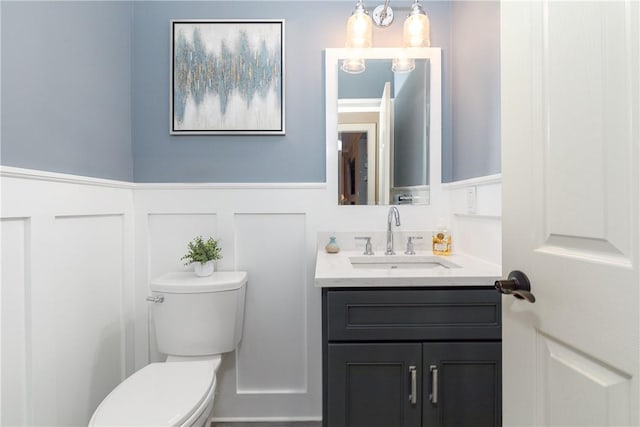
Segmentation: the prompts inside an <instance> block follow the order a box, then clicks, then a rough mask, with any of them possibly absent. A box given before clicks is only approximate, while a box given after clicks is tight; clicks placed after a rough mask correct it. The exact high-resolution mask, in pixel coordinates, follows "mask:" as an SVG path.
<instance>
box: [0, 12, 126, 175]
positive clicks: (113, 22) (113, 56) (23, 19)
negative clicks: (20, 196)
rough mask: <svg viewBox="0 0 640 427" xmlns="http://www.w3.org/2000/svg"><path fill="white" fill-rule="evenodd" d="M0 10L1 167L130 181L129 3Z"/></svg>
mask: <svg viewBox="0 0 640 427" xmlns="http://www.w3.org/2000/svg"><path fill="white" fill-rule="evenodd" d="M1 7H2V133H1V138H2V145H1V151H0V156H1V160H2V164H3V165H7V166H17V167H23V168H30V169H39V170H46V171H54V172H64V173H70V174H76V175H83V176H92V177H100V178H110V179H117V180H124V181H131V180H132V178H133V162H132V140H131V95H130V94H131V21H132V19H131V18H132V11H133V7H132V5H131V4H130V3H125V2H7V1H3V2H2V4H1Z"/></svg>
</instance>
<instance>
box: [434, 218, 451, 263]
mask: <svg viewBox="0 0 640 427" xmlns="http://www.w3.org/2000/svg"><path fill="white" fill-rule="evenodd" d="M443 224H444V221H442V220H441V221H439V224H438V225H437V226H436V231H435V232H434V233H433V254H434V255H451V233H450V232H449V230H448V229H447V227H445V226H444V225H443Z"/></svg>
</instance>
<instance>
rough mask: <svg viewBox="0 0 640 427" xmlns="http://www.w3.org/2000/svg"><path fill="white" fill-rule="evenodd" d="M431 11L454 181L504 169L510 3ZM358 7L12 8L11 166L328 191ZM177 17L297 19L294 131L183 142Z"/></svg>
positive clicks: (6, 39) (289, 47)
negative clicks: (332, 137) (352, 17)
mask: <svg viewBox="0 0 640 427" xmlns="http://www.w3.org/2000/svg"><path fill="white" fill-rule="evenodd" d="M423 4H424V7H425V9H426V10H427V11H428V12H429V15H430V17H431V23H432V45H433V46H438V47H442V49H443V50H442V51H443V76H444V80H443V150H442V151H443V180H444V181H445V182H446V181H451V180H453V179H463V178H468V177H473V176H481V175H487V174H490V173H496V172H499V170H500V140H499V138H500V135H499V126H500V119H499V115H500V110H499V102H500V96H499V33H498V31H499V5H498V3H497V2H474V1H468V2H447V1H443V2H439V1H435V2H431V1H426V2H423ZM353 5H354V1H346V0H345V1H342V0H340V1H300V2H291V1H286V2H271V1H194V2H187V1H157V2H156V1H133V2H131V1H124V2H115V1H114V2H110V1H104V2H95V1H86V2H85V1H78V2H59V1H55V2H18V1H16V2H12V1H9V2H7V1H2V3H0V7H1V8H2V117H1V120H2V133H1V137H2V141H1V142H2V144H1V151H0V157H1V158H0V163H1V164H3V165H8V166H17V167H25V168H32V169H40V170H47V171H57V172H64V173H71V174H78V175H85V176H94V177H102V178H112V179H120V180H125V181H131V180H133V181H136V182H323V181H324V180H325V176H324V175H325V131H324V123H325V119H324V84H323V81H324V76H323V70H324V63H323V50H324V48H326V47H342V46H344V38H345V23H346V18H347V17H348V16H349V14H350V13H351V12H352V10H353ZM367 5H368V6H369V7H372V6H373V5H374V4H373V3H372V2H367ZM485 5H486V6H485ZM407 8H408V2H407V4H406V5H404V4H403V5H397V6H395V10H396V19H397V22H395V23H394V25H392V26H391V27H390V28H388V29H375V30H374V45H375V46H377V47H392V46H400V45H401V44H402V16H404V15H405V14H406V13H407ZM174 18H183V19H192V18H201V19H225V18H235V19H239V18H241V19H252V18H253V19H268V18H274V19H280V18H283V19H285V20H286V75H285V84H286V91H287V92H286V120H287V123H286V124H287V134H286V135H284V136H171V135H169V21H170V20H171V19H174ZM479 135H483V136H479Z"/></svg>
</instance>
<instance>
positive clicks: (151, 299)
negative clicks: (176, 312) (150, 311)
mask: <svg viewBox="0 0 640 427" xmlns="http://www.w3.org/2000/svg"><path fill="white" fill-rule="evenodd" d="M147 301H149V302H158V303H161V304H162V303H163V302H164V295H158V296H157V297H152V296H148V297H147Z"/></svg>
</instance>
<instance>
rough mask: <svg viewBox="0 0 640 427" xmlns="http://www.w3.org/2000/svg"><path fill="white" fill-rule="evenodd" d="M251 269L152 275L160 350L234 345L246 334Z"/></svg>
mask: <svg viewBox="0 0 640 427" xmlns="http://www.w3.org/2000/svg"><path fill="white" fill-rule="evenodd" d="M246 284H247V273H246V272H243V271H222V272H215V273H213V274H212V275H211V276H208V277H198V276H196V275H195V274H194V273H192V272H175V273H167V274H165V275H163V276H160V277H158V278H156V279H154V280H152V281H151V286H150V287H151V292H152V294H153V296H154V297H162V302H159V301H158V302H153V303H151V312H152V315H153V317H152V323H153V327H154V329H155V334H156V340H157V344H158V350H159V351H160V352H162V353H165V354H168V355H175V356H205V355H211V354H219V353H226V352H229V351H233V350H234V349H235V348H236V347H237V346H238V343H239V342H240V338H241V337H242V324H243V319H244V299H245V289H246Z"/></svg>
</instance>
